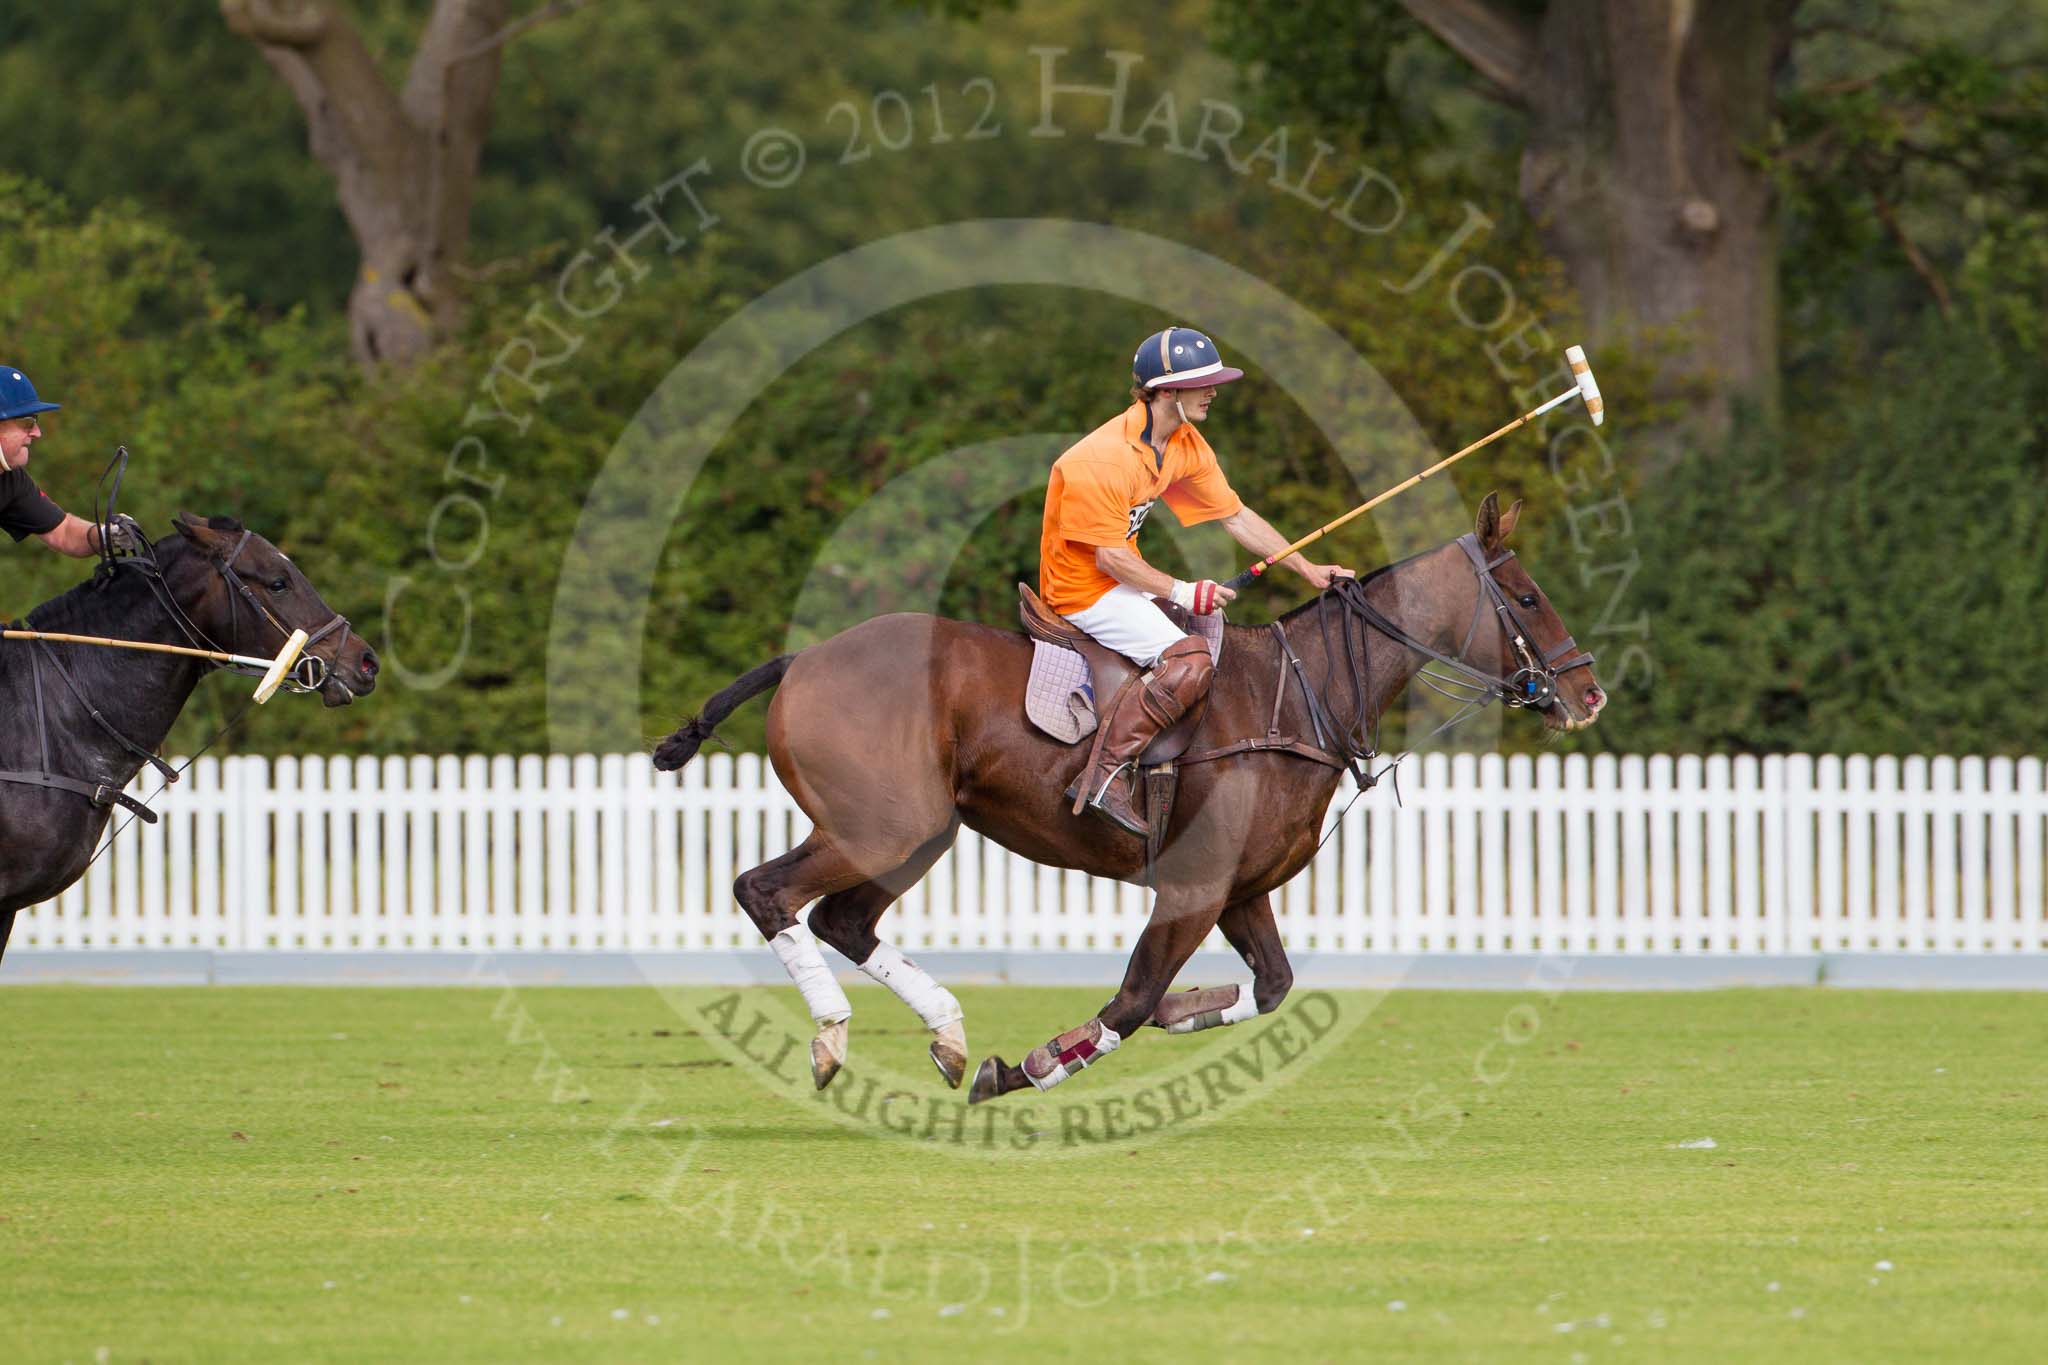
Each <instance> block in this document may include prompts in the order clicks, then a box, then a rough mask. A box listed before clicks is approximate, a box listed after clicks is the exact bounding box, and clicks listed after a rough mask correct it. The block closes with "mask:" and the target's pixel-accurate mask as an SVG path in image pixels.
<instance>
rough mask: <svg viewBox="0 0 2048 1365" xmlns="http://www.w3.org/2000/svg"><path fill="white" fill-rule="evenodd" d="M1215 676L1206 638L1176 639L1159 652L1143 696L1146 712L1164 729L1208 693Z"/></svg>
mask: <svg viewBox="0 0 2048 1365" xmlns="http://www.w3.org/2000/svg"><path fill="white" fill-rule="evenodd" d="M1215 676H1216V661H1215V660H1214V659H1212V658H1210V657H1209V645H1208V642H1207V641H1205V640H1199V639H1196V638H1195V637H1194V636H1192V635H1190V636H1188V637H1187V638H1186V639H1184V640H1177V641H1175V642H1174V643H1173V644H1170V645H1168V646H1167V647H1166V648H1165V650H1163V651H1162V652H1161V653H1160V655H1159V662H1158V664H1157V665H1155V666H1154V669H1153V673H1152V681H1151V683H1150V684H1149V685H1148V686H1147V687H1146V688H1145V695H1144V697H1143V699H1142V701H1143V705H1144V707H1145V713H1146V714H1147V715H1148V716H1150V717H1151V718H1152V719H1153V720H1154V721H1155V722H1156V723H1157V724H1158V725H1159V727H1160V728H1161V729H1165V728H1166V727H1167V726H1169V725H1171V724H1173V723H1174V722H1175V721H1177V720H1179V719H1180V718H1181V717H1182V716H1184V715H1186V714H1187V712H1188V708H1189V707H1190V706H1193V705H1194V704H1195V703H1196V702H1198V701H1200V700H1201V699H1202V698H1203V697H1205V696H1207V695H1208V693H1209V683H1210V680H1211V679H1213V678H1214V677H1215Z"/></svg>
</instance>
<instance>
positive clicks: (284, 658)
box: [0, 630, 306, 704]
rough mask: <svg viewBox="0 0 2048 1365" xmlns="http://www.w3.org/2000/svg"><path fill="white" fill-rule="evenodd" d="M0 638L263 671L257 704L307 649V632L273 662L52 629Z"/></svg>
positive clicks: (266, 698)
mask: <svg viewBox="0 0 2048 1365" xmlns="http://www.w3.org/2000/svg"><path fill="white" fill-rule="evenodd" d="M0 639H7V640H51V641H54V642H56V643H57V644H63V645H103V646H105V647H106V648H108V649H139V650H143V651H145V652H147V653H150V654H184V655H188V656H189V657H191V658H194V659H210V660H212V661H213V662H214V663H217V664H240V665H242V666H243V667H244V668H260V669H262V670H263V681H261V682H259V683H257V684H256V700H257V702H258V703H259V704H260V703H262V702H266V701H269V700H270V698H271V697H272V696H273V695H274V694H275V693H276V692H277V689H278V688H279V687H280V686H281V685H283V683H284V678H285V674H287V673H289V672H291V669H292V665H293V664H295V663H297V662H298V661H299V655H300V654H301V653H303V652H304V650H305V648H306V632H305V631H303V630H295V631H293V632H292V633H291V635H290V636H288V637H287V638H286V640H285V642H284V648H283V649H280V650H279V651H278V652H277V657H276V658H275V659H266V658H263V657H262V656H261V655H249V654H229V653H226V652H224V651H222V650H218V649H189V648H187V647H186V646H184V645H159V644H154V643H151V642H150V641H147V640H109V639H105V638H103V637H101V636H98V635H64V634H61V633H59V632H57V631H52V630H4V631H0Z"/></svg>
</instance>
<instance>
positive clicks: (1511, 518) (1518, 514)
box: [1500, 498, 1522, 545]
mask: <svg viewBox="0 0 2048 1365" xmlns="http://www.w3.org/2000/svg"><path fill="white" fill-rule="evenodd" d="M1521 519H1522V500H1521V499H1520V498H1516V499H1515V503H1514V506H1512V507H1510V508H1508V510H1507V511H1505V512H1503V513H1501V514H1500V543H1501V544H1503V545H1505V544H1507V540H1508V537H1509V536H1511V535H1513V534H1514V533H1515V523H1516V522H1518V521H1520V520H1521Z"/></svg>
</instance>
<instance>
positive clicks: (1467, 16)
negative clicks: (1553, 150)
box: [1401, 0, 1536, 104]
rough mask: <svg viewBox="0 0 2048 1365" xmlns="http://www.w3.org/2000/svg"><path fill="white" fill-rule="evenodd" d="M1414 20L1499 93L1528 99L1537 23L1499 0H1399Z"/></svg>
mask: <svg viewBox="0 0 2048 1365" xmlns="http://www.w3.org/2000/svg"><path fill="white" fill-rule="evenodd" d="M1401 7H1402V8H1403V9H1405V10H1407V11H1408V13H1409V15H1410V16H1411V17H1413V18H1414V20H1415V22H1416V23H1418V24H1421V25H1422V26H1423V27H1424V28H1426V29H1428V30H1429V31H1430V32H1431V33H1433V34H1435V35H1436V36H1437V38H1438V39H1440V40H1441V41H1442V42H1443V43H1444V45H1445V46H1447V47H1449V48H1450V49H1451V51H1453V52H1455V53H1457V54H1458V55H1459V56H1460V57H1463V58H1464V59H1465V60H1466V61H1468V62H1470V63H1471V64H1472V67H1473V69H1474V70H1476V71H1477V72H1478V73H1479V74H1480V75H1482V76H1484V77H1486V79H1487V80H1489V81H1491V82H1492V83H1493V84H1494V85H1495V86H1496V87H1498V88H1499V90H1500V92H1501V94H1503V95H1505V96H1506V97H1507V98H1508V99H1510V100H1512V101H1514V102H1515V103H1517V104H1520V103H1523V102H1525V98H1526V80H1527V76H1528V71H1529V66H1530V64H1531V63H1532V62H1533V61H1534V60H1535V54H1536V29H1535V26H1534V25H1533V24H1531V23H1529V21H1528V20H1526V19H1523V18H1522V17H1521V16H1520V15H1518V14H1515V13H1513V12H1511V11H1509V10H1508V9H1506V8H1504V7H1503V6H1501V5H1500V4H1498V3H1496V2H1495V0H1401Z"/></svg>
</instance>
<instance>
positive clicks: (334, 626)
mask: <svg viewBox="0 0 2048 1365" xmlns="http://www.w3.org/2000/svg"><path fill="white" fill-rule="evenodd" d="M255 534H256V533H255V532H254V531H246V530H245V531H243V532H242V537H241V539H240V540H237V541H236V542H235V548H234V549H233V550H231V551H230V552H229V553H228V554H227V555H226V556H224V557H223V558H220V559H214V558H212V557H211V556H209V557H208V560H207V562H208V563H209V564H211V565H212V566H213V569H214V572H216V573H218V574H219V575H220V576H221V580H222V581H223V582H225V583H226V584H227V585H228V586H229V587H230V588H233V589H234V590H235V593H236V595H237V596H238V597H239V598H240V600H241V601H243V602H247V603H248V604H249V608H250V610H252V611H253V612H255V613H256V615H257V616H258V617H260V618H261V619H263V620H264V621H267V622H268V623H269V624H270V627H271V629H273V630H275V631H276V632H277V642H278V647H279V648H282V647H283V645H284V643H285V641H286V640H288V639H290V638H291V633H292V628H291V627H290V626H287V625H286V624H285V623H284V622H283V621H281V620H279V619H278V616H277V613H275V612H273V611H272V610H271V609H270V608H269V607H267V606H265V605H264V603H263V601H262V599H261V598H259V597H257V596H256V594H255V592H254V591H253V590H252V589H251V588H250V587H249V585H248V584H247V583H245V582H243V581H242V578H241V576H240V575H239V574H237V573H236V572H235V571H234V565H235V561H236V560H237V559H239V558H240V557H241V554H242V551H243V550H244V549H245V548H247V546H248V544H249V540H250V538H251V537H252V536H254V535H255ZM111 563H112V564H113V565H114V566H115V567H117V568H118V567H132V568H134V569H136V570H137V571H139V572H141V573H143V574H144V575H145V576H146V578H147V580H148V582H149V586H150V591H151V593H152V594H153V595H154V596H155V597H156V600H157V602H158V603H159V604H160V605H161V606H162V607H163V609H164V611H165V613H166V614H168V615H169V616H170V618H171V620H172V621H173V622H174V623H175V624H176V625H177V627H178V629H179V630H180V631H181V632H183V633H184V635H185V638H186V640H187V641H188V642H190V643H191V644H192V645H193V646H194V647H195V648H198V649H210V650H215V651H217V652H220V653H232V652H235V651H233V650H231V649H229V648H228V647H226V646H223V645H221V644H220V643H219V642H218V641H216V640H214V639H213V637H211V636H209V635H208V634H207V633H206V632H205V631H204V630H201V629H200V628H199V624H198V623H197V622H196V621H194V620H193V619H192V618H191V616H190V615H188V614H187V613H186V611H185V609H184V608H183V607H182V606H180V605H179V604H178V600H177V598H176V597H174V596H173V595H172V594H171V590H170V587H169V585H168V584H166V583H165V582H164V577H163V570H162V569H161V568H160V567H159V566H158V565H157V562H156V547H155V546H154V545H153V544H150V543H149V542H148V541H144V542H143V549H142V551H141V553H139V554H137V555H135V556H134V557H132V558H127V559H117V560H113V561H111ZM238 610H239V608H238V607H237V606H236V598H235V597H230V598H228V637H229V639H230V640H233V639H234V638H235V637H236V636H237V635H238V634H239V632H238V630H237V628H236V626H237V621H238V619H239V618H238V616H237V612H238ZM354 630H355V627H354V626H353V625H351V624H350V622H349V619H348V618H347V617H346V616H343V615H341V614H340V613H339V612H336V613H335V614H334V615H333V616H332V617H330V618H329V619H328V621H327V623H326V624H325V625H323V626H321V627H320V628H319V629H318V630H316V631H313V632H312V633H311V634H309V635H307V637H306V644H305V650H304V653H302V654H301V655H300V656H299V661H298V662H297V663H296V664H294V665H292V670H291V672H290V673H288V674H286V675H285V680H284V685H285V687H287V688H289V689H290V690H291V691H294V692H317V691H319V690H320V689H321V688H322V687H323V686H325V685H326V683H327V681H328V680H329V678H330V677H332V678H333V679H334V681H336V682H338V683H340V684H341V685H342V686H343V687H347V686H348V683H347V681H346V680H344V679H342V678H340V677H338V676H335V675H334V673H333V671H332V669H330V668H329V666H328V663H327V661H326V660H325V659H321V658H317V657H315V656H314V654H313V646H315V645H317V644H319V643H320V642H321V641H322V640H324V639H326V638H327V637H328V636H330V635H333V634H335V633H336V632H337V631H339V632H340V639H338V640H337V641H336V642H335V646H334V649H335V657H336V658H340V657H341V650H342V649H343V648H345V647H346V646H347V644H348V637H349V636H350V635H351V634H352V633H353V632H354ZM209 666H210V667H212V668H217V669H225V670H227V671H228V672H230V673H242V674H246V675H249V676H251V677H254V676H257V675H259V674H261V672H262V670H261V669H259V668H256V667H254V666H252V665H248V664H224V663H213V664H211V665H209ZM350 690H351V691H353V689H350Z"/></svg>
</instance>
